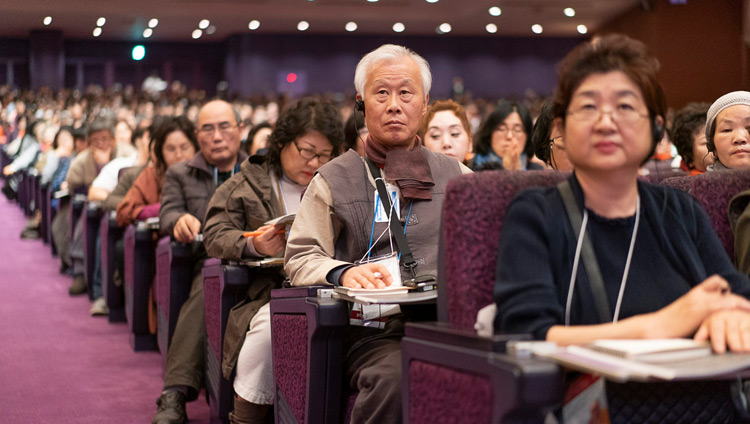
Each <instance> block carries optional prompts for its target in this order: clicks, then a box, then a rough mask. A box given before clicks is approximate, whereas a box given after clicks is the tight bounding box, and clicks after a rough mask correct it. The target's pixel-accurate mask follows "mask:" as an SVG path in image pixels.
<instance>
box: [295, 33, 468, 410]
mask: <svg viewBox="0 0 750 424" xmlns="http://www.w3.org/2000/svg"><path fill="white" fill-rule="evenodd" d="M431 83H432V75H431V74H430V67H429V65H428V64H427V61H425V60H424V59H423V58H422V57H421V56H419V55H417V54H416V53H414V52H412V51H410V50H408V49H406V48H404V47H401V46H395V45H390V44H387V45H383V46H381V47H379V48H378V49H376V50H374V51H372V52H370V53H368V54H367V55H365V56H364V57H363V58H362V60H360V62H359V64H358V65H357V69H356V71H355V76H354V85H355V87H356V89H357V99H358V100H359V101H362V102H363V108H364V112H365V120H366V122H367V128H368V130H369V131H370V134H369V136H368V137H367V141H366V143H365V152H366V159H364V158H362V157H360V156H359V154H357V153H355V152H354V151H352V150H350V151H348V152H346V153H345V154H343V155H342V156H340V157H338V158H336V159H334V160H333V161H331V162H329V163H328V164H326V165H325V166H323V167H322V168H320V170H318V175H316V176H315V177H314V178H313V179H312V181H311V182H310V185H309V186H308V188H307V191H306V192H305V196H304V198H303V199H302V204H301V205H300V208H299V211H298V213H297V217H296V219H295V221H294V224H293V225H292V229H291V232H290V234H289V240H288V241H287V248H286V254H285V265H284V269H285V270H286V272H287V274H288V275H289V277H290V278H291V283H292V285H295V286H303V285H311V284H331V285H342V286H346V287H352V288H365V289H373V288H383V287H386V286H388V285H390V284H391V283H392V282H394V281H399V280H400V279H401V278H403V279H404V280H406V279H411V278H414V277H415V276H425V277H427V276H432V277H434V276H435V275H436V273H437V267H438V263H437V261H438V258H437V251H438V248H437V246H438V231H437V230H438V228H440V211H441V209H442V206H443V199H444V197H443V196H444V193H445V186H446V184H447V182H448V180H449V179H450V178H452V177H455V176H458V175H461V173H462V172H469V170H468V169H467V168H466V167H464V166H463V165H461V164H460V163H459V162H457V161H455V160H454V159H452V158H449V157H447V156H445V155H442V154H437V153H433V152H431V151H429V150H427V149H426V148H424V147H423V146H422V145H421V143H420V140H419V137H418V136H417V130H418V129H419V126H420V125H421V120H422V118H423V116H424V115H425V113H426V111H427V103H428V101H429V92H430V85H431ZM373 164H374V165H373ZM370 169H376V170H377V171H373V172H374V173H375V174H382V175H383V178H384V179H385V181H386V182H387V183H388V184H389V187H391V189H392V190H395V191H396V192H397V194H398V196H397V200H398V201H397V202H395V204H394V205H393V209H392V210H395V211H396V213H395V214H394V215H395V216H394V215H392V214H391V212H387V213H386V212H385V211H383V214H379V216H376V214H375V206H376V204H375V198H374V193H377V191H376V186H375V182H374V178H379V177H380V175H372V174H371V171H370ZM379 181H381V180H379ZM389 193H390V191H389ZM388 197H390V196H388ZM378 203H380V202H378ZM387 203H390V202H387ZM386 206H388V205H386ZM384 209H390V207H387V208H384ZM380 215H388V216H393V219H399V222H402V224H403V225H404V226H405V230H406V231H405V233H406V239H407V240H408V244H409V247H410V250H411V252H412V253H413V259H412V261H413V262H415V263H413V262H412V261H410V262H409V263H408V266H409V268H407V266H406V265H405V264H402V265H401V266H399V269H400V275H391V274H390V273H389V271H388V270H387V269H386V267H385V266H384V265H383V263H382V262H376V261H373V262H368V261H367V259H368V254H369V253H371V254H372V255H373V256H375V255H382V254H386V253H393V251H392V250H391V246H394V245H395V243H393V242H392V241H390V240H388V239H387V238H384V237H378V238H377V239H376V240H375V241H374V242H371V243H369V247H370V248H369V249H368V240H372V239H371V238H370V235H371V234H385V233H387V232H388V229H387V225H388V224H387V222H388V218H387V217H386V218H385V219H383V216H380ZM393 254H394V255H395V253H393ZM408 256H410V257H411V255H408ZM391 258H393V259H391V260H396V259H395V256H391ZM417 264H418V265H417ZM402 312H403V314H398V315H392V316H389V317H388V323H386V328H387V329H386V330H380V329H377V328H365V327H351V328H348V329H347V332H348V335H346V336H345V337H344V338H345V340H347V346H345V349H346V352H347V354H346V361H345V375H346V380H345V381H348V382H349V384H350V386H351V389H352V390H355V391H358V392H359V395H358V396H357V399H356V401H355V403H354V409H353V411H352V415H351V422H352V423H361V422H377V423H396V422H400V421H401V415H402V412H401V345H400V340H401V336H402V335H403V328H404V322H405V321H407V320H424V319H427V320H434V319H435V311H434V306H424V307H418V306H417V307H414V308H407V307H404V308H402Z"/></svg>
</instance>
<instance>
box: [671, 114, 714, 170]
mask: <svg viewBox="0 0 750 424" xmlns="http://www.w3.org/2000/svg"><path fill="white" fill-rule="evenodd" d="M709 107H710V105H709V104H708V103H689V104H688V105H687V106H685V107H684V108H682V109H680V110H679V111H678V112H677V114H676V115H675V117H674V122H673V124H672V132H673V134H674V138H673V142H674V145H675V147H676V148H677V153H679V154H680V156H682V161H683V162H685V165H687V167H688V168H690V169H693V168H695V166H694V165H693V163H694V162H695V160H696V159H698V158H694V157H693V143H694V142H695V136H696V135H700V129H701V128H702V127H703V126H704V125H706V114H707V113H708V108H709ZM702 159H703V158H701V160H702Z"/></svg>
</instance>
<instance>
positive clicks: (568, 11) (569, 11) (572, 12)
mask: <svg viewBox="0 0 750 424" xmlns="http://www.w3.org/2000/svg"><path fill="white" fill-rule="evenodd" d="M563 13H565V16H567V17H569V18H572V17H573V16H575V15H576V10H575V9H573V8H572V7H566V8H565V10H563Z"/></svg>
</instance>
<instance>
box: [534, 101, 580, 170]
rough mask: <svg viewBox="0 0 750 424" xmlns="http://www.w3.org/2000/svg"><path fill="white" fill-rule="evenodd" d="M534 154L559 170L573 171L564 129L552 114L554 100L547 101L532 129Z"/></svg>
mask: <svg viewBox="0 0 750 424" xmlns="http://www.w3.org/2000/svg"><path fill="white" fill-rule="evenodd" d="M531 145H532V146H534V155H535V156H536V157H537V158H539V159H540V160H541V161H542V162H544V163H545V164H546V165H547V166H548V167H550V168H552V169H556V170H558V171H572V170H573V165H571V164H570V160H568V154H567V153H565V142H564V140H563V136H562V131H560V127H559V125H558V123H557V122H555V117H554V116H553V115H552V102H550V101H548V102H545V103H544V105H543V106H542V111H541V113H540V114H539V117H538V118H537V119H536V122H535V123H534V128H533V130H532V131H531Z"/></svg>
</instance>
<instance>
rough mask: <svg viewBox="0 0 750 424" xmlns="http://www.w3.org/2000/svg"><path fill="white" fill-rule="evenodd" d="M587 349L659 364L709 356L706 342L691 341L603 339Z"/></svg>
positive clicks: (709, 346)
mask: <svg viewBox="0 0 750 424" xmlns="http://www.w3.org/2000/svg"><path fill="white" fill-rule="evenodd" d="M586 347H587V348H589V349H591V350H594V351H597V352H601V353H606V354H608V355H614V356H617V357H620V358H625V359H634V360H637V361H642V362H648V363H654V364H660V363H669V362H678V361H684V360H687V359H694V358H700V357H703V356H709V355H711V345H710V344H709V343H708V342H696V341H695V340H692V339H605V340H596V341H594V342H592V343H590V344H589V345H588V346H586Z"/></svg>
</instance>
